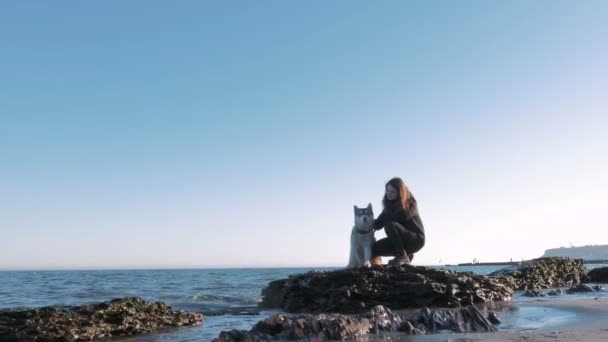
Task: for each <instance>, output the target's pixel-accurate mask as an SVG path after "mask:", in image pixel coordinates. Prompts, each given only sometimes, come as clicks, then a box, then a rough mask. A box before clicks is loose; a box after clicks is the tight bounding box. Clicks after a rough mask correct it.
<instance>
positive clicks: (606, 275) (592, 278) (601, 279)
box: [587, 267, 608, 283]
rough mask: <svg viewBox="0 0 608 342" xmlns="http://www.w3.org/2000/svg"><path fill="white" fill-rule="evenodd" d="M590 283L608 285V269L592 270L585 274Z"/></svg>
mask: <svg viewBox="0 0 608 342" xmlns="http://www.w3.org/2000/svg"><path fill="white" fill-rule="evenodd" d="M587 277H588V279H587V280H588V281H589V282H590V283H608V267H600V268H594V269H592V270H591V271H589V273H587Z"/></svg>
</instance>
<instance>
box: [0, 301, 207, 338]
mask: <svg viewBox="0 0 608 342" xmlns="http://www.w3.org/2000/svg"><path fill="white" fill-rule="evenodd" d="M202 321H203V316H202V315H201V314H199V313H187V312H184V311H175V310H173V309H172V308H171V307H170V306H168V305H167V304H165V303H162V302H155V303H150V302H145V301H144V300H143V299H141V298H138V297H129V298H122V299H115V300H112V301H109V302H104V303H99V304H91V305H83V306H78V307H72V308H58V307H44V308H39V309H33V310H26V311H0V340H2V341H5V340H7V341H8V340H15V341H30V340H31V341H33V340H35V341H49V340H50V341H92V340H96V339H99V338H103V337H110V336H127V335H138V334H147V333H151V332H153V331H156V330H159V329H163V328H168V327H181V326H190V325H198V324H201V323H202Z"/></svg>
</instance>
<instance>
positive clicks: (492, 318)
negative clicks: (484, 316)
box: [488, 311, 502, 325]
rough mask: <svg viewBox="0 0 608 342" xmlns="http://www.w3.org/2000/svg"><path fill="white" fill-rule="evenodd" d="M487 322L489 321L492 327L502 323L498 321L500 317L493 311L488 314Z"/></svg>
mask: <svg viewBox="0 0 608 342" xmlns="http://www.w3.org/2000/svg"><path fill="white" fill-rule="evenodd" d="M488 321H490V323H492V324H494V325H499V324H500V323H502V321H501V320H500V317H498V314H497V313H496V312H494V311H491V312H490V313H489V314H488Z"/></svg>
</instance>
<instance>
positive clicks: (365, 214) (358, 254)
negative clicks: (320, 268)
mask: <svg viewBox="0 0 608 342" xmlns="http://www.w3.org/2000/svg"><path fill="white" fill-rule="evenodd" d="M354 207H355V225H354V226H353V230H352V232H351V234H350V260H349V261H348V266H346V268H358V267H364V266H365V267H370V265H372V264H374V265H375V264H381V263H382V261H381V259H380V257H376V258H374V260H371V259H372V245H373V244H374V242H376V239H375V238H374V227H373V225H374V211H373V210H372V204H371V203H370V204H368V205H367V208H357V206H356V205H355V206H354Z"/></svg>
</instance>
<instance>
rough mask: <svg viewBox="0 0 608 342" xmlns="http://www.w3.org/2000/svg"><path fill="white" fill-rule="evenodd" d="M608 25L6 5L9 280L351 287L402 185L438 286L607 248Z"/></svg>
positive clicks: (538, 10)
mask: <svg viewBox="0 0 608 342" xmlns="http://www.w3.org/2000/svg"><path fill="white" fill-rule="evenodd" d="M607 19H608V3H607V2H605V1H585V2H573V1H534V2H529V1H505V2H496V1H492V2H488V1H460V2H453V1H420V2H418V1H386V2H382V3H378V2H369V1H331V2H327V1H301V2H292V1H289V2H286V1H255V2H250V1H179V2H171V3H169V2H165V1H127V2H125V1H103V2H102V1H98V2H93V1H86V2H82V1H63V2H25V1H4V2H1V3H0V52H1V53H0V208H1V214H0V236H1V239H0V246H1V248H0V269H9V270H20V269H113V268H199V267H287V266H311V267H316V266H345V265H346V264H347V262H348V256H349V248H350V246H349V244H350V231H351V228H352V225H353V222H354V217H353V205H359V206H365V205H367V204H368V203H371V204H372V205H373V207H374V212H375V214H376V215H378V214H379V213H380V211H381V200H382V196H383V194H384V185H385V183H386V182H387V181H388V180H389V179H390V178H392V177H395V176H397V177H401V178H403V179H404V180H405V182H406V183H407V184H408V186H409V187H410V190H411V191H412V193H413V194H414V196H415V197H416V199H417V200H418V206H419V210H420V215H421V218H422V221H423V222H424V226H425V230H426V246H425V247H424V248H423V249H422V250H421V251H420V252H419V253H418V254H417V255H416V258H415V260H414V261H415V263H416V264H424V265H435V264H446V263H459V262H470V261H471V260H473V259H477V260H478V261H481V262H486V261H506V260H510V259H511V258H512V259H513V260H521V259H530V258H535V257H539V256H541V255H542V254H543V252H544V250H545V249H548V248H555V247H560V246H570V245H576V246H580V245H590V244H608V229H607V228H608V226H607V223H606V221H607V220H606V216H605V212H606V211H605V208H604V206H605V205H606V203H608V195H607V194H608V177H607V175H608V134H607V132H608V96H606V90H607V89H608V62H607V61H608V44H606V41H605V39H606V37H607V36H608V24H607V23H608V20H607ZM384 236H385V235H384V232H383V231H379V232H377V233H376V237H377V238H381V237H384ZM385 262H386V260H385Z"/></svg>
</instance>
